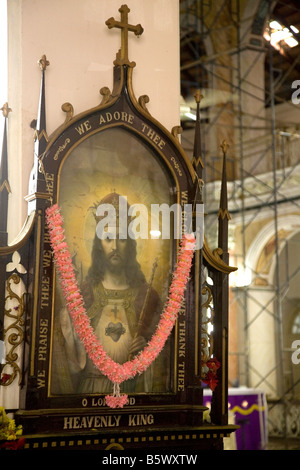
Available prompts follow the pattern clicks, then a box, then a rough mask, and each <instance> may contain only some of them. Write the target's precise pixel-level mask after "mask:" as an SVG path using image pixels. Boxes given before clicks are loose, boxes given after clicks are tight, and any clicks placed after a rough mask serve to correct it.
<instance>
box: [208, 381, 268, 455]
mask: <svg viewBox="0 0 300 470" xmlns="http://www.w3.org/2000/svg"><path fill="white" fill-rule="evenodd" d="M203 395H204V397H203V404H204V406H207V407H210V403H211V391H210V390H207V389H205V390H204V394H203ZM228 409H229V410H230V411H231V412H232V413H233V414H234V417H235V424H237V425H238V426H240V428H239V429H238V430H237V431H236V432H235V437H236V447H237V450H264V449H265V448H266V444H267V442H268V429H267V401H266V395H265V392H264V391H262V390H258V389H251V388H244V387H240V388H229V389H228Z"/></svg>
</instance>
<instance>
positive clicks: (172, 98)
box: [0, 0, 300, 450]
mask: <svg viewBox="0 0 300 470" xmlns="http://www.w3.org/2000/svg"><path fill="white" fill-rule="evenodd" d="M2 3H4V2H2ZM70 3H72V2H70V1H64V2H60V1H58V0H54V1H48V0H42V1H40V0H39V1H37V0H36V1H34V0H23V2H21V1H18V2H11V1H10V0H8V38H9V41H8V45H9V49H8V51H9V53H8V58H7V59H5V58H3V59H2V60H3V61H4V60H7V63H8V87H7V88H8V93H7V92H4V94H3V96H2V98H1V99H2V104H3V105H4V103H5V102H6V101H7V102H8V106H9V108H11V112H10V113H9V114H8V115H7V116H4V111H3V119H2V122H3V124H2V127H4V121H5V122H6V121H7V132H8V155H9V158H8V182H9V186H10V196H9V197H10V206H9V209H10V211H9V218H8V227H9V228H8V236H9V238H14V237H15V236H16V235H17V234H18V232H19V230H20V228H21V226H22V224H23V222H24V213H25V212H24V211H26V209H25V203H24V202H23V199H24V197H25V196H26V193H27V188H26V185H27V182H28V177H29V171H30V168H31V165H32V158H33V157H32V134H31V133H30V132H29V131H28V130H29V128H30V122H31V121H32V120H33V119H34V118H35V113H36V110H37V107H38V104H37V101H38V90H39V80H40V75H39V70H38V68H37V70H35V66H34V63H36V62H37V61H38V60H39V58H40V56H41V55H42V54H44V53H46V54H47V58H48V57H49V60H50V64H51V65H50V66H49V74H48V75H47V80H48V82H49V88H48V90H49V91H48V93H49V100H48V101H49V105H48V107H49V109H50V119H49V121H48V123H49V124H50V125H49V127H50V128H51V127H53V128H55V127H57V125H58V124H57V123H55V119H57V116H55V112H56V111H55V112H53V109H54V107H55V106H56V102H53V100H54V98H53V96H54V94H55V93H56V91H55V86H56V84H55V79H57V80H58V81H59V80H61V82H62V87H61V89H60V90H58V91H57V93H58V94H59V96H57V97H55V100H56V99H57V101H58V103H59V104H61V103H63V102H64V101H65V100H66V99H67V100H69V95H70V96H71V98H72V97H74V96H76V98H75V99H73V100H72V99H70V101H72V102H76V99H77V100H78V102H77V107H78V108H79V109H80V106H81V102H80V99H81V98H82V95H83V94H84V92H85V90H86V88H88V87H87V86H86V85H80V84H78V83H77V82H76V79H75V78H74V81H73V78H72V77H73V75H74V76H75V75H76V74H77V73H79V72H78V70H80V60H79V59H78V63H77V62H76V57H77V54H78V55H79V56H80V55H81V56H82V55H84V54H85V49H86V48H87V47H88V46H87V45H86V43H85V44H84V41H83V39H82V48H80V46H79V42H80V41H79V40H78V38H76V39H75V38H74V35H76V31H77V27H78V30H79V31H80V34H83V35H84V34H86V35H90V37H89V40H91V38H92V40H91V41H92V43H93V42H94V43H97V40H98V39H97V34H98V31H97V27H99V24H96V25H94V24H93V19H92V18H93V16H94V17H97V15H98V18H99V17H100V12H101V15H102V16H101V18H105V19H106V18H108V17H109V16H111V15H114V14H115V12H116V11H117V9H118V8H119V7H120V5H119V2H116V1H115V0H114V1H106V0H105V1H97V0H88V1H87V2H80V1H75V5H76V6H75V8H74V9H73V10H74V11H72V12H71V11H70ZM80 3H84V4H85V9H84V12H85V13H86V12H87V10H89V14H88V15H86V17H85V20H86V21H82V24H81V26H79V24H80V22H81V17H80V15H81V14H82V8H83V7H82V6H80V5H79V4H80ZM138 3H140V5H138ZM147 3H148V5H147V6H144V4H147ZM150 3H151V7H150V6H149V2H148V0H143V1H142V2H141V1H140V2H137V1H132V2H130V4H129V3H128V6H129V7H130V9H131V12H134V11H135V10H138V11H143V13H144V16H145V18H141V20H139V21H141V23H145V21H146V26H147V25H149V28H150V30H151V28H152V30H153V31H154V32H155V31H156V29H158V35H157V38H156V40H157V43H156V45H155V46H153V44H151V43H150V41H149V43H148V44H146V46H145V47H146V49H145V50H143V51H142V50H141V46H140V44H137V45H132V46H131V47H132V51H133V52H132V53H131V55H132V56H133V57H134V59H135V60H136V62H137V64H140V63H143V62H147V63H149V64H150V65H151V66H153V69H155V73H156V78H157V80H152V82H155V83H151V86H152V90H153V93H152V94H151V92H150V95H151V102H152V101H153V103H154V104H153V106H154V110H153V111H154V114H155V115H156V114H159V115H160V119H161V121H162V122H164V123H165V125H166V127H171V126H174V125H176V124H178V122H180V125H181V128H182V135H181V137H180V139H181V144H182V146H183V148H184V149H185V151H186V153H187V154H188V155H189V156H190V159H191V160H192V156H193V155H192V152H193V145H194V133H195V118H196V106H195V97H194V95H195V93H196V91H197V90H200V92H201V94H202V95H203V97H202V99H201V101H200V119H201V136H202V139H201V143H202V155H203V161H204V175H203V180H204V181H205V185H204V188H203V191H204V192H203V196H204V197H203V199H204V204H205V235H206V237H207V239H208V240H209V242H210V244H211V245H213V246H217V241H216V234H217V229H216V226H215V223H216V214H217V213H218V204H219V197H220V188H221V177H222V158H223V155H222V149H221V147H220V145H221V143H222V142H224V141H226V143H227V177H228V184H227V188H228V205H229V207H228V209H229V213H230V223H229V253H230V265H233V266H236V267H238V270H237V271H235V272H233V273H231V274H230V276H229V284H230V291H229V341H230V342H229V389H230V393H232V395H230V393H229V401H230V396H232V397H235V395H237V394H238V393H240V395H241V396H242V397H243V400H242V401H241V402H240V403H239V404H238V405H237V406H238V407H239V410H240V414H239V422H238V423H236V424H238V425H239V426H240V427H241V429H242V432H243V438H244V440H245V442H247V432H250V433H251V432H252V433H253V430H252V431H251V430H250V431H249V422H251V416H252V413H257V414H258V415H259V431H257V432H258V433H259V436H260V438H259V440H260V442H259V444H258V445H259V446H260V448H264V449H265V448H266V449H272V448H279V449H283V450H289V449H299V448H300V363H299V355H298V356H297V354H295V349H297V346H295V344H296V345H298V344H299V343H297V340H298V341H299V340H300V297H299V295H300V294H299V289H298V283H299V281H300V245H299V243H300V205H299V204H300V191H299V179H300V156H299V145H298V143H299V138H300V129H299V126H300V97H299V94H297V89H298V88H300V61H299V57H300V6H299V4H298V2H297V1H296V0H287V1H280V0H279V1H276V0H274V1H272V0H216V1H213V0H180V1H178V0H154V1H153V2H150ZM141 4H142V5H143V6H144V8H145V11H144V10H143V8H142V6H141ZM73 5H74V1H73ZM112 5H113V7H112ZM110 7H112V8H110ZM147 8H148V10H147ZM49 11H52V12H53V15H52V16H51V17H50V20H51V21H52V28H53V30H54V31H56V29H55V28H57V31H58V30H59V32H60V33H59V36H60V40H61V43H60V44H61V45H60V46H59V47H58V46H57V44H55V39H54V45H53V47H52V49H51V48H50V49H51V50H46V51H44V50H41V47H42V49H43V48H44V46H45V43H46V44H51V42H50V39H49V36H51V33H50V32H49V30H47V35H48V36H47V40H48V42H47V41H43V40H41V38H42V37H43V35H42V32H43V27H45V29H47V28H46V26H45V22H47V18H48V19H49ZM76 12H77V16H76ZM32 17H33V18H32ZM136 17H138V14H137V16H136ZM55 18H57V25H56V24H55ZM101 18H100V19H97V21H99V22H100V21H101ZM50 20H49V21H50ZM31 21H36V22H37V23H36V25H37V27H36V29H37V31H36V33H35V34H36V36H35V35H34V34H31V33H29V30H30V24H31ZM147 21H148V23H147ZM160 21H164V22H165V23H164V26H162V27H161V26H158V25H159V23H160ZM72 22H74V23H73V27H71V26H70V24H71V23H72ZM22 25H23V26H25V28H24V29H22ZM91 25H92V27H91V28H90V29H89V27H90V26H91ZM1 28H2V30H4V31H5V24H2V26H1ZM49 29H50V28H49ZM145 29H146V28H145ZM80 34H79V36H80ZM153 34H154V33H153ZM81 38H83V36H81ZM56 40H57V41H58V39H56ZM160 40H162V41H163V42H162V44H164V46H163V47H161V48H159V47H158V44H160V43H159V41H160ZM39 41H40V43H39ZM63 41H66V42H67V41H69V45H68V46H67V47H66V48H65V47H64V44H63ZM73 41H74V42H75V46H74V47H75V48H76V52H75V51H74V49H73V50H72V51H71V50H69V49H72V42H73ZM76 41H78V42H76ZM168 41H169V42H168ZM100 46H101V49H102V47H103V44H102V45H100V44H99V43H97V44H93V45H92V49H93V51H94V54H95V51H98V52H97V54H98V56H96V58H95V59H94V60H95V62H94V63H92V62H91V63H90V64H88V66H89V67H90V69H89V68H88V66H87V68H86V75H87V76H88V72H91V71H92V73H93V80H96V83H97V85H96V91H97V90H98V89H97V86H98V85H99V84H102V83H104V84H105V83H106V82H108V83H110V81H111V78H110V72H111V71H110V69H109V68H108V65H109V64H110V63H111V57H112V56H113V53H114V52H113V53H110V54H108V53H107V57H108V58H107V57H106V56H105V53H106V52H104V54H103V60H102V61H101V54H102V51H101V52H100ZM134 48H136V49H134ZM48 49H49V48H48ZM116 49H117V48H116V47H115V46H114V45H113V46H112V50H113V51H115V50H116ZM159 49H160V50H159ZM154 52H155V53H154ZM19 53H20V55H19ZM35 54H36V55H35ZM170 55H171V57H166V56H170ZM155 56H156V57H155ZM17 57H18V59H16V58H17ZM74 57H75V61H74ZM89 57H90V56H89ZM70 58H72V61H70V63H68V62H69V59H70ZM28 59H29V60H28ZM2 60H1V61H2ZM56 61H57V62H58V65H59V67H58V68H60V70H59V73H57V70H56V75H58V77H56V78H55V77H54V75H55V74H54V72H53V76H52V75H51V74H52V72H51V68H52V69H53V68H54V67H55V68H56V69H57V66H56V65H54V64H55V62H56ZM97 61H98V62H97ZM63 64H65V68H63ZM160 67H161V70H160V71H159V68H160ZM95 72H97V73H98V74H100V75H101V74H102V75H101V77H100V78H99V75H98V76H97V79H94V77H95ZM136 73H137V86H138V87H139V88H142V85H141V83H145V82H143V80H144V78H143V77H142V78H141V79H140V76H139V75H138V74H139V73H140V72H139V71H138V70H137V72H136ZM60 74H61V75H60ZM103 74H104V78H103ZM79 75H80V74H79ZM65 76H68V80H65ZM106 77H108V78H107V79H106ZM167 77H169V78H167ZM174 77H175V79H176V77H178V80H173V78H174ZM139 80H140V81H139ZM150 81H151V79H150ZM174 81H175V84H174ZM68 82H69V84H68ZM68 86H70V90H69V89H68ZM72 87H73V89H72ZM80 87H81V88H80ZM2 88H3V89H5V86H4V85H3V87H2ZM94 88H95V87H94ZM99 88H100V86H99ZM147 91H148V85H147ZM14 93H15V94H14ZM141 94H142V93H141ZM66 95H67V97H66ZM78 95H79V97H78ZM61 96H63V98H61ZM157 97H159V99H158V98H157ZM170 102H171V103H170ZM155 103H156V104H155ZM0 104H1V103H0ZM2 104H1V105H2ZM155 106H157V109H156V108H155ZM167 108H168V110H167ZM4 109H5V108H4V107H3V110H4ZM56 109H59V107H58V106H57V107H56ZM51 113H52V114H51ZM170 116H171V118H170ZM174 116H176V118H175V120H172V119H174ZM177 116H178V119H177ZM174 121H175V122H174ZM177 121H178V122H177ZM16 136H18V139H16ZM21 142H22V143H21ZM22 168H23V170H22ZM2 174H3V168H2ZM1 183H2V182H1ZM12 262H13V263H15V264H16V265H18V263H19V260H18V259H14V260H12ZM19 266H20V269H22V266H21V265H19ZM1 308H3V306H1ZM298 348H299V345H298ZM4 388H5V387H1V390H0V393H1V394H0V397H1V401H0V406H5V407H6V408H7V409H12V410H13V409H15V408H17V407H18V405H17V404H16V403H15V402H14V401H13V400H12V401H10V399H11V398H8V397H7V396H5V393H6V392H4V391H3V389H4ZM247 391H248V393H250V395H249V394H248V395H247ZM256 391H257V392H258V393H259V394H261V395H260V396H262V397H263V398H262V402H261V406H260V407H257V408H256V409H255V408H253V409H252V410H250V411H249V406H248V405H249V397H251V393H255V392H256ZM10 395H11V394H10ZM247 400H248V401H247ZM233 415H234V413H233ZM265 420H266V422H267V426H266V428H267V429H265V428H264V421H265ZM247 426H248V428H247ZM247 429H248V431H247Z"/></svg>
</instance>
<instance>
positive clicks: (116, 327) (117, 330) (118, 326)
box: [105, 322, 126, 343]
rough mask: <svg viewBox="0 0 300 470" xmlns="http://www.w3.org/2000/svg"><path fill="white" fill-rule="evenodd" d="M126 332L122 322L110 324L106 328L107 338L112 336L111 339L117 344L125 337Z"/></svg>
mask: <svg viewBox="0 0 300 470" xmlns="http://www.w3.org/2000/svg"><path fill="white" fill-rule="evenodd" d="M125 331H126V330H125V328H124V326H123V325H122V323H121V322H118V323H113V322H109V324H108V325H107V327H106V328H105V334H106V336H110V337H111V339H112V340H113V341H115V343H116V342H117V341H119V339H120V336H121V335H123V334H124V333H125Z"/></svg>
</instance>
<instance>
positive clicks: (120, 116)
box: [99, 111, 134, 125]
mask: <svg viewBox="0 0 300 470" xmlns="http://www.w3.org/2000/svg"><path fill="white" fill-rule="evenodd" d="M116 121H122V122H127V123H128V124H133V121H134V115H133V114H130V113H127V112H126V111H115V112H113V113H110V112H107V113H102V114H100V117H99V124H100V125H102V124H108V123H110V122H116Z"/></svg>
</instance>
